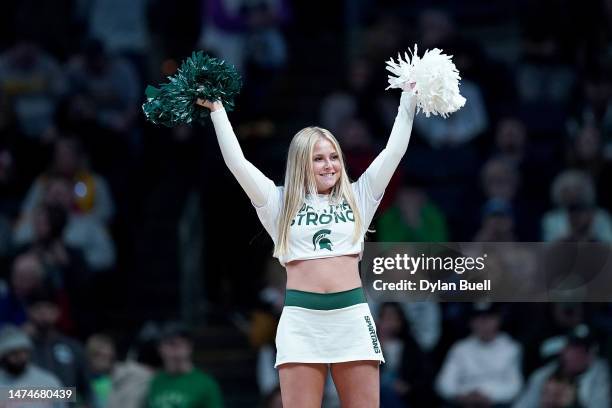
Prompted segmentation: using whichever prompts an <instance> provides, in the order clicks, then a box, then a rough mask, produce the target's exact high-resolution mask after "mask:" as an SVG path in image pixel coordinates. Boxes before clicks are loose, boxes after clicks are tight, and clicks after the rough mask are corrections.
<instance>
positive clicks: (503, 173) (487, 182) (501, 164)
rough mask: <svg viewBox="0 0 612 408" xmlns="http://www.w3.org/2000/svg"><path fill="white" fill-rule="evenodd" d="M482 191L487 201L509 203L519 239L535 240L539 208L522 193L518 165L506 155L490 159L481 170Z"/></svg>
mask: <svg viewBox="0 0 612 408" xmlns="http://www.w3.org/2000/svg"><path fill="white" fill-rule="evenodd" d="M481 182H482V192H483V194H484V201H485V203H486V202H487V201H489V200H491V199H497V200H500V201H498V202H501V201H503V202H505V203H507V204H508V205H509V206H510V208H511V209H512V214H513V218H514V226H515V228H516V234H517V238H518V240H521V241H523V240H524V241H530V240H535V239H536V238H537V236H538V233H537V220H538V214H537V209H534V208H533V206H532V205H531V202H530V201H529V199H528V198H527V197H524V196H523V195H522V194H521V190H520V187H521V183H522V180H521V177H520V173H519V171H518V168H517V167H516V165H515V164H514V163H513V162H511V161H509V160H507V159H506V158H504V157H494V158H491V159H489V160H488V161H487V162H486V163H485V164H484V166H483V167H482V170H481Z"/></svg>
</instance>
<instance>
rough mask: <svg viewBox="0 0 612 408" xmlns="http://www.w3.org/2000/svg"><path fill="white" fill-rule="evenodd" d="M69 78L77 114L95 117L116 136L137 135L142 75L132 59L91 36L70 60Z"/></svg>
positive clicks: (82, 116) (75, 114)
mask: <svg viewBox="0 0 612 408" xmlns="http://www.w3.org/2000/svg"><path fill="white" fill-rule="evenodd" d="M66 77H67V79H68V80H69V83H70V89H69V92H70V95H71V101H70V105H71V106H70V109H69V110H70V111H71V112H72V114H73V117H76V118H79V117H80V118H82V119H90V120H93V121H95V122H96V123H97V125H98V126H100V127H101V128H102V129H103V130H104V131H106V132H111V135H112V136H114V137H119V138H124V139H127V138H128V137H130V136H134V135H133V133H132V128H133V126H134V124H135V123H136V120H137V118H138V113H139V102H140V78H139V77H138V74H137V72H136V70H135V69H134V67H133V66H132V65H131V64H130V63H129V62H127V61H126V60H123V59H121V58H119V57H115V56H112V55H110V54H108V53H107V51H106V49H105V48H104V45H103V44H102V42H100V41H99V40H96V39H90V40H87V41H86V42H85V44H84V46H83V51H82V53H81V54H78V55H76V56H75V57H73V58H72V60H71V61H69V62H68V64H67V67H66ZM107 137H108V136H107ZM113 147H115V148H116V147H117V146H113Z"/></svg>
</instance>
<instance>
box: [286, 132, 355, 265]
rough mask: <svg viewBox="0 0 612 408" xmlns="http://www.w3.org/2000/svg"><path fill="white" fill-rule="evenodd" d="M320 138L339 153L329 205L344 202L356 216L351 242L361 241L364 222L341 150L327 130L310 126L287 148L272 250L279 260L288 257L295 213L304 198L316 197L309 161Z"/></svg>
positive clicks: (295, 137)
mask: <svg viewBox="0 0 612 408" xmlns="http://www.w3.org/2000/svg"><path fill="white" fill-rule="evenodd" d="M320 138H326V139H327V140H329V141H330V142H331V144H332V145H333V146H334V149H336V152H337V153H338V158H339V160H340V163H341V165H342V171H341V173H340V179H339V180H338V182H337V183H336V184H335V185H334V187H333V188H332V191H331V195H330V202H331V203H338V204H340V203H341V202H342V201H343V200H346V202H347V204H348V205H349V207H351V210H353V214H354V216H355V229H354V231H353V242H356V241H358V240H359V238H360V237H361V229H362V226H363V222H362V220H361V215H360V214H359V208H358V207H357V202H356V201H355V195H354V194H353V189H352V188H351V181H350V180H349V178H348V175H347V174H346V166H345V165H344V156H343V154H342V150H341V149H340V144H339V143H338V141H337V140H336V138H335V137H334V135H332V134H331V132H330V131H329V130H327V129H323V128H320V127H315V126H311V127H307V128H304V129H302V130H300V131H299V132H298V133H296V134H295V136H293V139H292V140H291V144H290V145H289V153H288V155H287V170H286V171H285V190H284V193H283V208H282V210H281V216H280V220H279V222H278V237H277V241H276V246H275V248H274V256H277V257H280V256H283V255H284V254H286V253H287V249H288V242H289V227H290V226H291V221H292V220H293V217H295V215H296V214H297V212H298V210H299V209H300V208H301V206H302V205H303V204H304V202H305V200H306V194H312V195H315V196H316V194H317V187H316V182H315V177H314V169H313V164H312V157H313V152H314V146H315V144H316V143H317V141H318V140H319V139H320Z"/></svg>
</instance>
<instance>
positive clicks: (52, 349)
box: [24, 288, 93, 404]
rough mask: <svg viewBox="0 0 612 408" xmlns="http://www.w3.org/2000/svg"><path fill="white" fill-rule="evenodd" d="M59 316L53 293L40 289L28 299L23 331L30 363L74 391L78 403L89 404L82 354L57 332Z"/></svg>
mask: <svg viewBox="0 0 612 408" xmlns="http://www.w3.org/2000/svg"><path fill="white" fill-rule="evenodd" d="M60 313H61V311H60V308H59V305H58V303H57V295H56V293H55V292H54V291H53V290H51V289H49V288H43V289H41V290H39V291H37V292H35V293H33V294H32V295H30V297H29V299H28V321H27V322H26V324H25V326H24V327H25V329H26V331H27V332H28V334H29V335H30V337H31V339H32V342H33V344H34V347H33V350H32V360H33V361H34V362H35V363H36V364H37V365H39V366H40V367H42V368H44V369H46V370H49V371H51V372H52V373H53V374H55V375H57V377H58V378H59V379H60V381H61V382H62V385H63V386H64V387H76V391H77V396H78V400H79V401H81V403H84V404H90V403H92V402H93V395H92V392H91V388H90V384H89V378H90V377H89V371H88V367H87V359H86V357H85V352H84V350H83V347H82V346H81V344H80V343H79V342H78V341H77V340H75V339H72V338H70V337H67V336H65V335H64V334H62V333H60V332H59V331H58V329H57V323H58V320H59V318H60Z"/></svg>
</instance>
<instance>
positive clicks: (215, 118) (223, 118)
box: [198, 101, 276, 207]
mask: <svg viewBox="0 0 612 408" xmlns="http://www.w3.org/2000/svg"><path fill="white" fill-rule="evenodd" d="M198 105H201V106H206V107H208V108H209V109H210V110H211V112H210V118H211V119H212V122H213V125H214V127H215V133H216V134H217V141H218V142H219V147H220V148H221V154H222V155H223V160H224V161H225V164H226V165H227V167H228V168H229V169H230V171H231V172H232V174H233V175H234V177H236V180H238V183H239V184H240V186H241V187H242V189H243V190H244V191H245V192H246V193H247V195H248V196H249V198H250V199H251V202H252V203H253V205H255V206H256V207H261V206H263V205H265V204H266V203H267V202H268V197H270V195H271V194H272V192H273V191H274V190H273V189H274V188H276V186H275V185H274V182H273V181H272V180H270V179H269V178H268V177H266V176H265V175H264V174H263V173H262V172H261V171H259V169H258V168H257V167H255V166H253V164H252V163H251V162H249V161H248V160H247V159H246V158H245V157H244V153H242V149H241V148H240V144H239V143H238V139H237V138H236V134H235V133H234V129H232V124H231V123H230V121H229V119H228V117H227V113H226V112H225V109H224V108H223V105H221V104H220V103H219V102H214V103H210V102H208V101H206V102H204V101H202V103H200V101H198Z"/></svg>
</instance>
